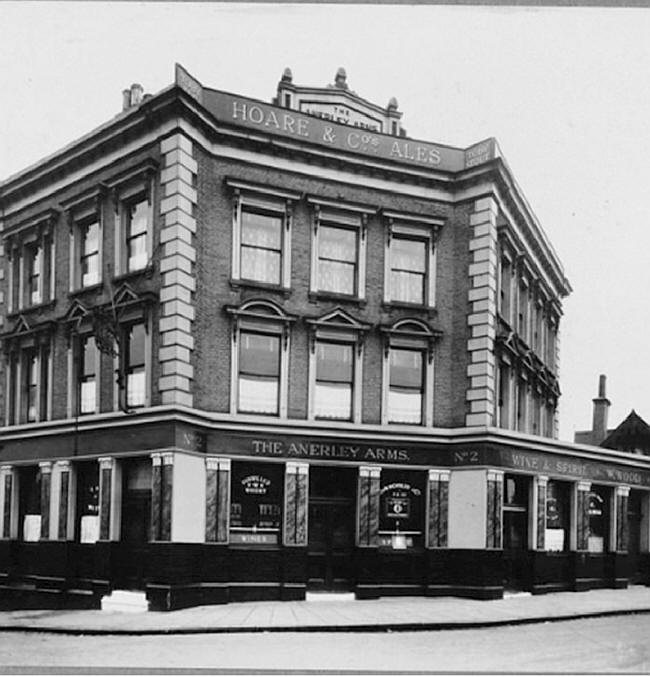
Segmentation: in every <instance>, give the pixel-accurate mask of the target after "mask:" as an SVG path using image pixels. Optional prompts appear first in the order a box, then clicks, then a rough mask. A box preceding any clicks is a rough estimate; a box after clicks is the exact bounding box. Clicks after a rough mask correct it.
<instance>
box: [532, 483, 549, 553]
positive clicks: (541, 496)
mask: <svg viewBox="0 0 650 677" xmlns="http://www.w3.org/2000/svg"><path fill="white" fill-rule="evenodd" d="M534 482H535V484H534V489H533V491H534V494H533V495H534V497H535V502H534V505H535V515H534V519H533V524H534V525H535V539H534V541H533V542H534V544H535V550H545V549H546V490H547V487H548V477H545V476H543V475H537V476H536V477H535V478H534Z"/></svg>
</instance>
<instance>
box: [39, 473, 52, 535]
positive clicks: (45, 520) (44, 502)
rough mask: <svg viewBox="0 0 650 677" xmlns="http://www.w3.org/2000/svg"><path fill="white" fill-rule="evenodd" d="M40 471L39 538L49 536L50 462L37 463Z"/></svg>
mask: <svg viewBox="0 0 650 677" xmlns="http://www.w3.org/2000/svg"><path fill="white" fill-rule="evenodd" d="M38 467H39V470H40V473H41V540H48V539H49V538H50V498H51V494H52V464H51V463H50V462H49V461H44V462H42V463H39V464H38Z"/></svg>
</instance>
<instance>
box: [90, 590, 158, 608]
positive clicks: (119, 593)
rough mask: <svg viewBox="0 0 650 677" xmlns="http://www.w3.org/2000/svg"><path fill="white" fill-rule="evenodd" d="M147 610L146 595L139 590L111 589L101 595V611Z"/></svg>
mask: <svg viewBox="0 0 650 677" xmlns="http://www.w3.org/2000/svg"><path fill="white" fill-rule="evenodd" d="M148 610H149V604H148V602H147V596H146V595H145V593H144V592H142V591H141V590H113V592H112V593H111V594H110V595H104V596H103V597H102V611H122V612H127V613H142V612H143V611H148Z"/></svg>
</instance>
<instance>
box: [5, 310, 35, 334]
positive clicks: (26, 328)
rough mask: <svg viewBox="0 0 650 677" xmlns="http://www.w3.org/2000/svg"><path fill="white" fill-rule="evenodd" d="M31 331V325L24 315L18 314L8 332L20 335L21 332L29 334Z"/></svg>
mask: <svg viewBox="0 0 650 677" xmlns="http://www.w3.org/2000/svg"><path fill="white" fill-rule="evenodd" d="M31 331H33V327H32V326H30V324H29V322H28V321H27V318H26V317H25V316H24V315H20V316H19V317H18V319H17V320H16V323H15V324H14V326H13V328H12V330H11V332H10V334H11V335H12V336H20V335H21V334H29V333H30V332H31Z"/></svg>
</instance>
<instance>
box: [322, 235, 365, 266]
mask: <svg viewBox="0 0 650 677" xmlns="http://www.w3.org/2000/svg"><path fill="white" fill-rule="evenodd" d="M318 256H319V257H320V258H324V259H335V260H336V261H347V262H348V263H356V260H357V232H356V231H355V230H350V229H349V228H333V227H331V226H321V227H320V228H319V231H318Z"/></svg>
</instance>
